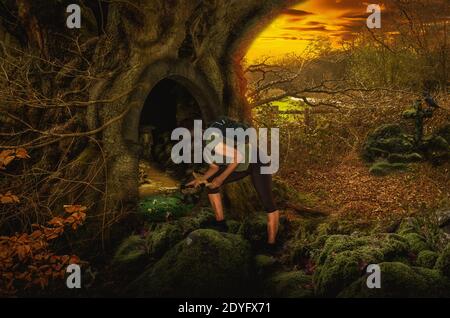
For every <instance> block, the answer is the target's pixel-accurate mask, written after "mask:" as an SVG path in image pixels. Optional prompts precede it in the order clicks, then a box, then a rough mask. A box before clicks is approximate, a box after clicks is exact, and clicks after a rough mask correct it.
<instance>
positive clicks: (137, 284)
mask: <svg viewBox="0 0 450 318" xmlns="http://www.w3.org/2000/svg"><path fill="white" fill-rule="evenodd" d="M249 264H250V246H249V244H248V242H246V241H245V240H244V239H243V238H242V237H241V236H239V235H235V234H228V233H219V232H216V231H213V230H208V229H201V230H196V231H194V232H192V233H190V234H189V235H188V237H186V239H184V240H183V241H181V242H179V243H178V244H177V245H175V247H173V248H172V249H171V250H169V251H168V252H167V253H166V254H164V256H163V257H162V258H161V259H160V260H159V261H158V262H157V263H155V264H154V265H153V266H151V267H150V268H148V269H146V270H145V272H144V273H143V274H142V275H140V276H139V277H138V278H137V279H136V280H135V281H133V282H132V283H131V284H130V286H129V288H128V292H129V293H131V294H133V295H135V296H141V297H142V296H143V297H169V296H171V297H213V296H231V295H233V296H236V295H238V293H239V292H242V291H243V290H244V289H245V286H246V282H247V280H248V278H249V268H250V266H249Z"/></svg>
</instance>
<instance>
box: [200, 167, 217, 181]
mask: <svg viewBox="0 0 450 318" xmlns="http://www.w3.org/2000/svg"><path fill="white" fill-rule="evenodd" d="M217 171H219V166H218V165H216V164H214V163H212V164H210V165H209V169H208V171H206V172H205V174H204V175H203V178H204V179H205V180H208V179H209V178H210V177H212V176H213V175H215V174H216V173H217Z"/></svg>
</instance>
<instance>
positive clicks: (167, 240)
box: [113, 210, 214, 267]
mask: <svg viewBox="0 0 450 318" xmlns="http://www.w3.org/2000/svg"><path fill="white" fill-rule="evenodd" d="M213 220H214V214H213V213H212V212H211V211H209V210H202V211H199V212H198V213H197V215H195V216H191V217H183V218H180V219H178V220H176V221H173V222H166V223H157V224H155V225H154V226H153V228H152V229H150V230H149V231H148V232H147V233H146V234H145V235H131V236H130V237H128V238H127V239H125V240H124V241H123V242H122V243H121V244H120V245H119V247H118V248H117V251H116V253H115V255H114V258H113V263H114V264H115V265H116V266H119V267H120V266H132V265H133V264H134V265H135V266H142V262H147V263H148V262H149V260H150V259H156V258H159V257H161V256H162V255H163V254H164V253H165V252H166V251H168V250H169V249H170V248H172V247H173V246H174V245H175V244H177V243H178V242H179V241H181V240H182V239H183V238H184V237H186V235H188V234H189V233H191V232H192V231H195V230H197V229H199V228H201V227H203V226H206V225H207V224H209V223H211V222H212V221H213Z"/></svg>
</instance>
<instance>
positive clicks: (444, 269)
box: [435, 244, 450, 278]
mask: <svg viewBox="0 0 450 318" xmlns="http://www.w3.org/2000/svg"><path fill="white" fill-rule="evenodd" d="M435 268H436V269H437V270H439V271H440V272H441V273H442V274H443V275H445V276H446V277H449V278H450V244H448V245H447V247H446V248H445V249H444V250H443V251H442V253H441V254H440V255H439V258H438V259H437V261H436V265H435Z"/></svg>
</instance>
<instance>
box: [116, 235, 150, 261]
mask: <svg viewBox="0 0 450 318" xmlns="http://www.w3.org/2000/svg"><path fill="white" fill-rule="evenodd" d="M147 256H148V245H147V240H146V239H145V238H143V237H142V236H141V235H131V236H130V237H128V238H127V239H125V240H124V241H123V242H122V243H121V244H120V245H119V247H118V248H117V251H116V253H115V254H114V257H113V263H114V264H115V265H117V266H126V267H129V266H131V265H135V264H138V263H143V262H144V263H145V259H146V258H147Z"/></svg>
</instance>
